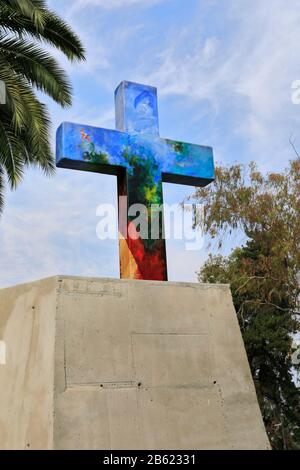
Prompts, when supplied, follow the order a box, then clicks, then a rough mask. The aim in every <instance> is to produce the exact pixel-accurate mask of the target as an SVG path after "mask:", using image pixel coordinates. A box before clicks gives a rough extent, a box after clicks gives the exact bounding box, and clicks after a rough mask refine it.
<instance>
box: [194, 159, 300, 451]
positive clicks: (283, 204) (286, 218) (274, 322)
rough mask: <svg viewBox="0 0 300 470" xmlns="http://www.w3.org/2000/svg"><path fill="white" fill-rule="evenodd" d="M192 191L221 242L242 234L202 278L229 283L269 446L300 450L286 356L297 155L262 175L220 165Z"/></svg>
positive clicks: (295, 316) (298, 233)
mask: <svg viewBox="0 0 300 470" xmlns="http://www.w3.org/2000/svg"><path fill="white" fill-rule="evenodd" d="M195 196H196V198H197V199H198V200H199V201H200V202H202V203H203V204H204V211H205V220H204V222H203V223H204V227H203V228H204V230H205V231H206V233H208V234H209V235H210V236H211V237H212V238H217V239H218V242H219V246H221V244H222V242H223V239H224V237H225V235H226V234H228V235H230V234H231V233H232V230H240V231H242V232H243V233H244V234H245V235H246V237H247V241H246V243H245V245H244V246H242V247H241V248H236V249H235V250H234V251H233V252H232V253H231V255H230V256H228V257H223V256H220V255H217V256H210V257H209V259H208V260H207V262H206V263H205V264H204V266H203V267H202V269H201V271H200V273H199V280H200V281H202V282H212V283H216V282H223V283H230V285H231V291H232V296H233V301H234V305H235V308H236V311H237V315H238V320H239V323H240V327H241V331H242V335H243V338H244V342H245V347H246V351H247V354H248V359H249V363H250V367H251V371H252V375H253V379H254V383H255V386H256V391H257V396H258V400H259V404H260V407H261V411H262V415H263V418H264V421H265V425H266V429H267V432H268V435H269V438H270V441H271V444H272V446H273V447H274V448H275V449H287V448H289V449H300V394H299V389H298V388H297V387H296V385H295V383H294V380H293V364H292V362H291V352H292V338H293V334H294V333H295V332H296V331H297V330H299V321H298V320H299V295H300V285H299V273H300V159H299V158H297V159H296V160H293V161H291V162H290V165H289V167H288V168H287V169H286V170H285V171H284V172H283V173H281V174H279V173H276V174H275V173H270V174H268V175H266V176H264V175H262V174H261V173H260V172H258V171H257V169H256V167H255V165H254V164H253V163H252V164H250V165H249V166H248V167H245V166H242V165H232V166H231V167H229V168H222V167H218V168H217V169H216V180H215V182H214V183H213V184H212V185H211V186H209V187H207V188H200V189H199V190H197V191H196V194H195ZM294 367H295V366H294Z"/></svg>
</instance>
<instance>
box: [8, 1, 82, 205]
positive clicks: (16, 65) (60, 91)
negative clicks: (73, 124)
mask: <svg viewBox="0 0 300 470" xmlns="http://www.w3.org/2000/svg"><path fill="white" fill-rule="evenodd" d="M42 42H45V43H48V44H50V45H52V46H54V47H55V48H58V49H60V50H61V51H62V52H63V53H64V54H65V55H66V56H67V58H68V59H69V60H82V59H84V50H83V47H82V45H81V43H80V40H79V38H78V37H77V36H76V35H75V34H74V33H73V31H72V30H71V29H70V28H69V26H68V25H67V24H66V23H65V22H64V21H63V20H61V19H60V18H59V17H58V16H57V15H56V14H55V13H53V12H51V11H50V10H48V9H47V7H46V2H44V1H43V0H0V80H1V81H2V82H4V85H5V90H6V103H5V104H3V105H0V211H1V209H2V208H3V202H4V198H3V191H4V179H5V177H7V178H8V182H9V184H10V186H11V187H12V188H15V187H16V185H17V184H18V183H19V182H20V180H21V179H22V176H23V173H24V170H25V168H26V167H27V166H28V165H38V166H39V167H40V168H41V169H43V170H44V171H45V172H46V173H52V172H53V171H54V159H53V155H52V152H51V146H50V142H49V127H50V120H49V116H48V113H47V110H46V108H45V106H44V105H43V104H41V103H40V102H39V100H38V99H37V98H36V96H35V92H34V89H36V90H41V91H43V92H44V93H46V94H48V95H49V96H50V97H51V98H52V99H54V100H55V101H56V102H57V103H59V104H60V105H61V106H63V107H65V106H69V105H70V104H71V86H70V84H69V81H68V79H67V77H66V75H65V73H64V71H63V70H62V69H61V68H60V67H59V65H58V64H57V62H56V60H55V59H53V58H52V57H51V55H50V54H49V53H48V52H46V51H45V50H43V49H42V48H41V47H40V44H41V43H42Z"/></svg>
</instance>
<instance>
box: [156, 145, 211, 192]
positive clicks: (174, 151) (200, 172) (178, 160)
mask: <svg viewBox="0 0 300 470" xmlns="http://www.w3.org/2000/svg"><path fill="white" fill-rule="evenodd" d="M164 141H165V142H166V145H167V148H168V157H167V158H166V162H165V165H164V167H163V172H162V173H163V177H162V179H163V181H166V182H169V183H177V184H185V185H189V186H206V185H207V184H209V183H211V182H212V181H213V180H214V178H215V172H214V158H213V150H212V148H211V147H207V146H203V145H196V144H189V143H186V142H177V141H174V140H170V139H164Z"/></svg>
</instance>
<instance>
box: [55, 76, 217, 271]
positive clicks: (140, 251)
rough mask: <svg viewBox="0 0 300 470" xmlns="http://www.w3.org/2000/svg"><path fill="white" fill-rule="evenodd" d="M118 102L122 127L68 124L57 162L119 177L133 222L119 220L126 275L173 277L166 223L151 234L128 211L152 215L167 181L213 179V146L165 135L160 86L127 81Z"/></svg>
mask: <svg viewBox="0 0 300 470" xmlns="http://www.w3.org/2000/svg"><path fill="white" fill-rule="evenodd" d="M115 106H116V128H117V130H108V129H101V128H97V127H91V126H87V125H82V124H72V123H69V122H65V123H62V124H61V126H60V127H59V128H58V130H57V150H56V161H57V163H56V164H57V166H58V167H63V168H72V169H77V170H85V171H92V172H98V173H105V174H113V175H116V176H117V179H118V194H119V196H127V207H126V208H125V209H126V217H127V219H126V220H127V223H125V224H120V223H119V235H120V236H119V244H120V275H121V278H127V279H149V280H167V262H166V246H165V240H164V235H163V233H164V232H163V221H161V223H160V231H159V237H158V238H155V239H153V238H151V235H150V236H149V237H145V236H142V235H141V233H140V232H139V230H138V224H137V222H136V218H133V217H132V216H130V215H128V211H127V209H128V208H129V207H130V206H132V205H133V204H143V205H144V206H145V207H146V214H145V217H146V216H147V215H149V214H150V212H151V208H152V207H154V205H156V206H155V207H158V206H162V204H163V192H162V183H163V182H164V181H166V182H171V183H179V184H186V185H192V186H205V185H207V184H208V183H210V182H211V181H213V179H214V163H213V153H212V149H211V147H204V146H200V145H194V144H187V143H183V142H177V141H174V140H169V139H162V138H160V136H159V129H158V109H157V90H156V88H153V87H150V86H145V85H141V84H138V83H133V82H126V81H123V82H121V84H120V85H119V86H118V88H117V89H116V91H115ZM119 200H124V198H119ZM120 210H121V207H120V204H119V211H120ZM155 213H156V214H157V217H159V211H157V212H155V211H152V214H155ZM129 214H130V212H129ZM119 220H120V219H119ZM150 220H151V218H150ZM140 221H141V219H140V220H139V222H140ZM156 222H157V220H156ZM152 224H153V218H152ZM148 233H149V234H151V227H149V232H148Z"/></svg>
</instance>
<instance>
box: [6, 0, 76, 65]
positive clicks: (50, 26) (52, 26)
mask: <svg viewBox="0 0 300 470" xmlns="http://www.w3.org/2000/svg"><path fill="white" fill-rule="evenodd" d="M2 2H3V0H0V27H2V28H3V29H4V30H6V31H10V32H13V33H17V34H19V35H30V36H32V37H34V38H35V39H38V40H39V41H43V42H46V43H48V44H50V45H52V46H54V47H56V48H57V49H59V50H60V51H61V52H62V53H63V54H65V55H66V56H67V57H68V59H69V60H71V61H73V60H85V50H84V47H83V46H82V43H81V41H80V39H79V37H78V36H77V34H75V33H74V32H73V31H72V29H71V28H70V26H69V25H68V24H67V23H66V22H65V21H63V20H62V19H61V18H60V17H59V16H58V15H56V14H55V13H54V12H52V11H50V10H44V11H43V14H44V24H43V28H42V29H37V28H36V26H35V24H34V22H33V21H32V19H31V18H29V17H28V16H24V15H23V14H21V13H20V12H19V11H16V10H14V9H13V8H11V7H10V6H9V5H3V6H2ZM4 3H5V2H4Z"/></svg>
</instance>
